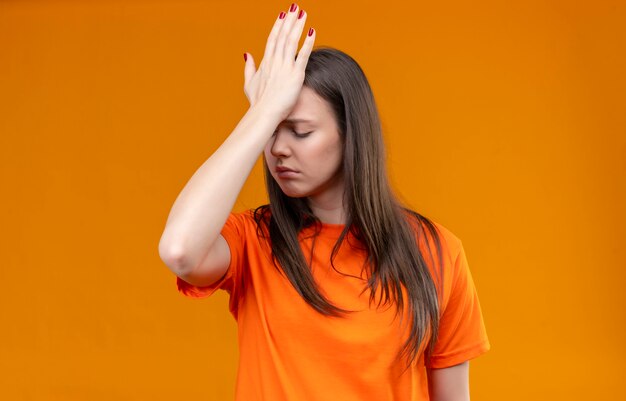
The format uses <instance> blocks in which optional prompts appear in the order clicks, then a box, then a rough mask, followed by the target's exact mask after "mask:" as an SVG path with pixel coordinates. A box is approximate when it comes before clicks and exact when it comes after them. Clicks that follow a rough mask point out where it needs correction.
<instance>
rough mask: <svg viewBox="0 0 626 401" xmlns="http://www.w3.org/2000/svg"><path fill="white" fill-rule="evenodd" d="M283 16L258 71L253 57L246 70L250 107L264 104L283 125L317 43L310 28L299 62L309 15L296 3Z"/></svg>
mask: <svg viewBox="0 0 626 401" xmlns="http://www.w3.org/2000/svg"><path fill="white" fill-rule="evenodd" d="M283 14H285V13H281V14H280V15H279V16H278V17H277V18H276V21H275V22H274V26H273V27H272V30H271V32H270V34H269V37H268V39H267V44H266V46H265V54H264V55H263V60H262V61H261V64H260V65H259V69H258V70H257V69H256V68H255V64H254V59H253V58H252V55H251V54H249V53H246V55H247V60H246V66H245V70H244V75H245V85H244V93H245V94H246V97H247V98H248V101H249V102H250V106H251V107H252V106H256V105H259V104H261V105H262V107H264V108H266V109H267V110H268V111H270V112H272V113H276V114H277V116H278V117H279V118H280V121H282V120H283V119H285V118H287V116H288V115H289V113H290V112H291V110H292V109H293V108H294V106H295V105H296V102H297V100H298V96H299V94H300V91H301V90H302V84H303V82H304V71H305V68H306V64H307V62H308V60H309V55H310V54H311V51H312V50H313V43H314V41H315V30H314V29H313V28H311V29H310V30H309V32H308V33H307V36H306V37H305V40H304V44H303V45H302V48H301V49H300V52H299V53H298V57H297V58H296V50H297V47H298V43H299V41H300V37H301V36H302V30H303V28H304V22H305V21H306V18H307V13H306V12H305V11H304V10H298V6H297V5H296V4H295V3H294V4H292V5H291V7H290V10H289V11H288V12H287V13H286V15H285V16H284V17H283V18H281V16H283ZM298 17H300V18H298Z"/></svg>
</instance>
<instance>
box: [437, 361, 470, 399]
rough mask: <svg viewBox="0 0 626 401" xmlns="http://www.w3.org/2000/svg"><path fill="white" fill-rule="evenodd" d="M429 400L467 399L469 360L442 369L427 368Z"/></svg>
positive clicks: (468, 396) (468, 394)
mask: <svg viewBox="0 0 626 401" xmlns="http://www.w3.org/2000/svg"><path fill="white" fill-rule="evenodd" d="M426 372H427V374H428V392H429V394H430V400H431V401H469V400H470V393H469V361H465V362H463V363H460V364H458V365H454V366H450V367H448V368H443V369H430V368H427V369H426Z"/></svg>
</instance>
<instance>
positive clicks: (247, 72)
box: [243, 53, 256, 84]
mask: <svg viewBox="0 0 626 401" xmlns="http://www.w3.org/2000/svg"><path fill="white" fill-rule="evenodd" d="M243 57H244V60H245V62H246V66H245V68H244V70H243V74H244V77H245V83H246V84H247V83H248V82H250V80H251V79H252V77H253V76H254V73H255V72H256V66H255V65H254V58H253V57H252V54H250V53H244V54H243Z"/></svg>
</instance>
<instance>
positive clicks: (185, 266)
mask: <svg viewBox="0 0 626 401" xmlns="http://www.w3.org/2000/svg"><path fill="white" fill-rule="evenodd" d="M159 257H160V258H161V260H162V261H163V263H165V265H166V266H167V267H168V268H169V269H170V270H171V271H172V272H173V273H174V274H176V275H177V276H180V275H184V274H186V272H188V271H189V263H187V258H186V257H185V252H184V250H183V249H182V248H181V247H180V246H171V245H168V244H165V243H164V242H163V241H161V242H159Z"/></svg>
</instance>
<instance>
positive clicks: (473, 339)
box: [426, 243, 490, 368]
mask: <svg viewBox="0 0 626 401" xmlns="http://www.w3.org/2000/svg"><path fill="white" fill-rule="evenodd" d="M450 291H451V292H450V297H449V299H448V302H447V304H446V305H445V309H444V311H443V314H442V315H441V318H440V320H439V334H438V338H437V341H436V343H435V348H434V350H433V353H432V354H431V359H430V362H427V365H426V366H427V367H429V368H447V367H450V366H454V365H457V364H459V363H462V362H465V361H467V360H470V359H472V358H475V357H477V356H479V355H482V354H484V353H485V352H487V351H488V350H489V349H490V344H489V339H488V338H487V331H486V329H485V324H484V321H483V316H482V312H481V309H480V303H479V301H478V293H477V292H476V287H475V286H474V281H473V280H472V275H471V272H470V270H469V266H468V263H467V258H466V256H465V250H464V249H463V245H462V244H461V243H459V251H458V253H457V256H456V258H455V259H454V263H453V264H452V284H451V290H450Z"/></svg>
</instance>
